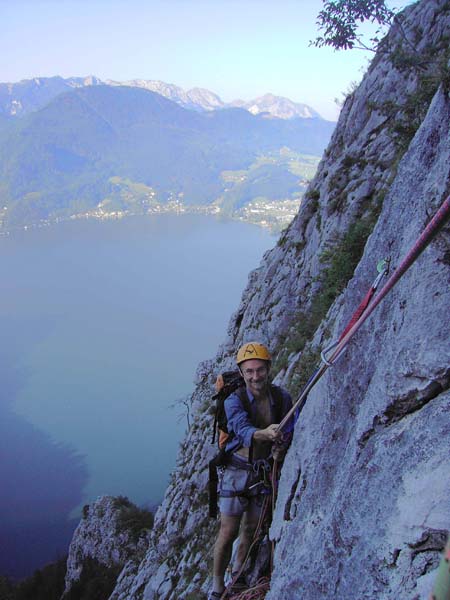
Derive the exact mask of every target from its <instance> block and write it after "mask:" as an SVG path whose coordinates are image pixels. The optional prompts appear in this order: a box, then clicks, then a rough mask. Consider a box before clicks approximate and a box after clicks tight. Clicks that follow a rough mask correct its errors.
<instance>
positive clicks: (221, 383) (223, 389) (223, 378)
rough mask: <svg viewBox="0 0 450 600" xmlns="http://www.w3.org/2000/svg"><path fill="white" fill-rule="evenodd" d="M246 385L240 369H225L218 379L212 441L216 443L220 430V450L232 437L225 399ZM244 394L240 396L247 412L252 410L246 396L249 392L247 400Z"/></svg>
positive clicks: (214, 398)
mask: <svg viewBox="0 0 450 600" xmlns="http://www.w3.org/2000/svg"><path fill="white" fill-rule="evenodd" d="M244 386H245V383H244V378H243V377H242V375H241V373H240V372H239V371H225V372H224V373H220V375H219V376H218V377H217V379H216V383H215V388H216V394H215V395H214V396H213V397H212V400H213V401H215V403H216V411H215V414H214V425H213V435H212V440H211V443H212V444H214V442H215V440H216V434H217V432H218V433H219V436H218V439H217V443H218V446H219V450H223V449H224V448H225V445H226V443H227V441H228V438H229V437H230V434H229V432H228V424H227V415H226V413H225V400H226V399H227V398H228V396H230V395H231V394H232V393H233V392H235V391H236V390H238V389H239V388H243V387H244ZM243 396H244V395H240V396H239V397H240V398H241V400H243V402H244V408H245V410H246V411H247V412H250V406H249V401H248V398H246V396H247V394H245V400H244V398H243Z"/></svg>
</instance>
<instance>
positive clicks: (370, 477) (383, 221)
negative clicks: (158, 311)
mask: <svg viewBox="0 0 450 600" xmlns="http://www.w3.org/2000/svg"><path fill="white" fill-rule="evenodd" d="M400 23H401V24H400ZM449 34H450V4H449V3H448V2H447V1H445V0H422V1H421V2H419V3H417V4H416V5H413V6H411V7H409V8H408V9H406V10H405V11H404V13H403V15H402V17H401V19H400V22H398V23H397V24H396V25H394V26H393V28H392V29H391V31H390V33H389V35H388V36H387V39H386V40H385V41H384V43H383V44H382V47H381V49H380V51H379V52H378V53H377V55H376V56H375V58H374V60H373V61H372V63H371V65H370V67H369V69H368V72H367V74H366V76H365V77H364V79H363V81H362V83H361V85H360V86H359V88H358V89H357V90H356V91H355V92H354V93H353V94H351V95H350V96H349V97H348V98H347V100H346V102H345V105H344V107H343V110H342V113H341V117H340V119H339V123H338V126H337V128H336V130H335V133H334V135H333V138H332V141H331V143H330V145H329V147H328V149H327V151H326V152H325V155H324V157H323V159H322V162H321V164H320V166H319V169H318V173H317V176H316V177H315V179H314V181H313V182H312V183H311V185H310V188H309V191H308V193H307V194H306V198H305V201H304V202H303V203H302V206H301V208H300V211H299V213H298V215H297V217H296V218H295V220H294V221H293V223H292V224H291V226H290V227H289V229H288V230H287V231H286V232H285V233H284V234H283V235H282V236H281V238H280V240H279V241H278V243H277V245H276V247H275V248H273V249H272V250H271V251H269V252H268V253H267V254H266V255H265V256H264V259H263V261H262V263H261V265H260V267H259V268H258V269H256V270H255V271H254V272H252V273H251V274H250V276H249V282H248V286H247V288H246V290H245V291H244V293H243V296H242V300H241V303H240V305H239V307H238V309H237V311H236V312H235V314H234V315H233V316H232V318H231V320H230V324H229V328H228V332H227V337H226V339H225V341H224V343H223V344H222V346H221V347H220V348H219V351H218V353H217V355H216V357H215V358H214V359H212V360H209V361H205V362H204V363H202V364H201V365H200V366H199V368H198V371H197V375H196V389H195V392H194V394H193V396H192V410H193V414H194V422H193V425H192V426H191V428H190V430H189V431H188V433H187V435H186V438H185V440H184V442H183V443H182V445H181V447H180V452H179V455H178V460H177V467H176V469H175V471H174V473H173V474H172V481H171V484H170V485H169V487H168V489H167V492H166V495H165V498H164V501H163V503H162V505H161V507H160V508H159V509H158V512H157V514H156V517H155V523H154V527H153V529H152V532H151V535H150V541H149V547H148V550H147V552H146V555H145V557H144V558H143V560H142V562H141V563H140V564H139V565H137V563H136V562H134V563H129V564H127V565H125V566H124V568H123V570H122V572H121V574H120V576H119V578H118V581H117V585H116V588H115V590H114V592H113V593H112V595H111V597H110V598H111V600H141V599H145V600H156V599H161V600H189V599H191V600H193V599H196V600H201V599H202V598H204V597H205V593H206V591H207V590H208V586H209V582H210V580H209V577H210V571H211V558H212V547H213V544H214V538H215V533H216V527H217V525H216V523H213V522H211V521H210V520H208V516H207V493H206V491H207V477H208V472H207V463H208V461H209V460H210V458H211V457H212V456H213V454H214V452H215V449H214V448H213V447H212V446H211V444H210V428H211V421H212V417H211V400H210V397H211V395H212V383H213V381H214V379H215V376H216V374H217V373H218V372H220V371H222V370H225V369H228V368H231V367H233V356H234V353H235V350H236V348H237V347H238V346H239V345H240V344H241V343H242V342H243V341H248V340H250V339H253V338H256V339H258V340H261V341H263V342H266V343H268V344H269V346H270V347H271V348H272V349H273V352H274V355H275V360H274V365H273V374H274V375H275V376H276V383H278V384H281V385H284V386H286V387H287V388H288V389H290V391H291V392H292V393H293V395H297V394H298V392H299V390H300V388H301V386H302V384H303V383H304V382H305V380H306V377H307V375H309V374H310V373H311V371H312V369H313V367H314V364H315V363H316V360H317V358H318V356H319V350H320V349H321V348H323V347H325V346H326V345H327V344H329V343H330V342H331V341H333V340H335V339H336V338H337V337H338V335H339V333H340V332H341V331H342V328H343V326H344V324H345V323H346V322H347V320H348V319H349V317H350V315H351V314H352V312H353V310H354V309H355V307H356V306H357V304H358V303H359V301H360V300H361V298H362V297H363V295H364V294H365V292H366V290H367V289H368V288H369V286H370V283H371V282H372V280H373V278H374V277H375V275H376V264H377V262H378V260H379V259H381V258H383V257H385V256H390V258H391V264H392V266H393V267H395V266H396V265H398V264H399V262H400V261H401V259H402V257H403V256H404V255H405V254H406V252H407V251H408V250H409V248H410V247H411V246H412V245H413V243H414V242H415V240H416V239H417V237H418V236H419V234H420V232H421V231H422V230H423V228H424V226H425V225H426V223H427V222H428V220H429V218H430V216H431V215H432V213H434V212H435V210H436V209H437V208H438V207H439V206H440V205H441V203H442V201H443V199H444V198H445V197H446V196H447V195H448V194H449V192H450V161H449V156H450V97H449V81H450V77H449V71H448V61H449V58H450V56H449V50H448V39H449ZM449 245H450V236H449V227H448V224H447V226H446V227H445V228H444V229H443V230H442V231H441V232H440V233H439V234H438V235H437V236H436V237H435V239H434V240H433V241H432V243H431V244H430V246H429V247H428V248H427V250H426V251H425V252H424V253H423V255H422V256H421V257H420V258H419V259H418V261H417V262H416V263H415V264H414V265H413V266H412V267H411V269H410V270H409V271H408V272H407V273H406V275H405V276H404V277H403V278H402V279H401V280H400V282H399V284H398V285H397V286H396V287H395V288H394V290H393V291H392V292H391V293H390V294H389V296H387V297H386V298H385V299H384V301H383V302H382V304H380V306H379V307H378V309H377V310H376V311H375V312H374V313H373V315H372V316H371V317H370V319H369V320H368V321H367V322H366V323H365V324H364V326H363V327H362V328H361V330H360V331H359V332H358V334H357V335H356V336H355V338H354V339H353V341H352V342H351V344H350V346H349V348H348V349H347V351H346V353H345V355H344V356H343V357H342V358H341V359H340V360H339V361H338V362H337V364H336V365H335V366H334V367H332V368H330V369H329V370H328V371H327V374H326V375H325V377H324V378H323V379H322V380H321V381H320V383H319V384H318V385H317V386H316V387H315V388H314V390H313V391H312V392H311V393H310V395H309V397H308V400H307V402H306V404H305V406H304V408H303V411H302V413H301V416H300V419H299V422H298V423H297V426H296V431H295V435H294V439H293V443H292V446H291V448H290V450H289V453H288V455H287V458H286V461H285V465H284V468H283V472H282V477H281V482H280V490H279V497H278V501H277V508H276V513H275V516H274V521H273V525H272V528H271V535H272V537H273V538H274V539H276V541H277V546H276V553H275V568H274V572H273V576H272V583H271V591H270V592H269V593H268V595H267V599H268V600H275V599H277V600H283V599H285V600H288V599H289V600H290V599H294V598H302V599H303V600H316V599H317V600H318V599H330V600H331V599H332V598H333V599H336V598H338V599H342V600H344V599H345V600H346V599H347V598H356V599H358V600H359V599H361V600H362V599H363V598H364V599H374V600H375V598H376V599H377V600H394V599H396V600H397V599H398V598H405V599H413V598H414V599H416V598H424V597H426V594H427V593H428V592H429V590H430V587H431V585H432V581H433V578H434V573H435V569H436V567H437V565H438V562H439V556H440V551H441V550H442V548H443V546H444V543H445V539H446V536H447V535H448V531H449V529H450V514H449V511H448V498H449V496H450V480H449V477H448V473H449V459H448V457H449V456H450V436H449V433H450V422H449V419H448V415H449V409H450V393H449V391H448V388H449V378H450V370H449V367H448V365H449V354H450V348H449V344H448V306H449V298H450V293H449V286H448V283H449V274H450V269H449ZM75 542H76V540H74V543H75Z"/></svg>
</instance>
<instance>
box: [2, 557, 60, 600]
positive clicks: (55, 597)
mask: <svg viewBox="0 0 450 600" xmlns="http://www.w3.org/2000/svg"><path fill="white" fill-rule="evenodd" d="M66 562H67V557H64V558H61V559H60V560H58V561H57V562H55V563H53V564H51V565H47V566H45V567H43V568H42V569H38V570H37V571H36V572H35V573H34V574H33V575H32V576H31V577H28V578H27V579H24V580H23V581H21V582H19V583H17V584H16V585H14V584H13V583H11V582H10V581H9V580H8V579H7V578H5V577H0V598H1V600H60V598H61V596H62V594H63V592H64V578H65V575H66Z"/></svg>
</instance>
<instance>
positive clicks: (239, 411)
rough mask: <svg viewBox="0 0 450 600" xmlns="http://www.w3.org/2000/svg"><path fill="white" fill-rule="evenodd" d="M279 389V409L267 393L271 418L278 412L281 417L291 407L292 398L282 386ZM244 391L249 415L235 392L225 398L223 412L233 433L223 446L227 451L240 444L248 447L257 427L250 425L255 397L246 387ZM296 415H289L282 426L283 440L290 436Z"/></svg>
mask: <svg viewBox="0 0 450 600" xmlns="http://www.w3.org/2000/svg"><path fill="white" fill-rule="evenodd" d="M280 389H281V396H282V406H281V411H280V410H279V409H276V408H275V399H274V398H273V395H272V394H269V399H270V407H271V412H272V416H273V418H275V417H274V415H276V414H278V415H280V417H281V419H282V418H283V417H284V416H285V415H286V414H287V413H288V412H289V411H290V410H291V408H292V398H291V396H290V394H289V393H288V392H287V391H286V390H284V389H282V388H280ZM246 392H247V396H248V399H249V400H250V407H251V409H252V414H251V415H249V414H248V413H247V411H246V410H245V408H244V406H243V404H242V402H241V400H240V398H239V396H238V395H237V394H236V393H234V394H231V395H230V396H228V398H227V399H226V400H225V413H226V415H227V423H228V431H229V432H231V431H232V432H233V433H234V436H233V438H232V439H231V440H230V441H229V442H228V443H227V445H226V446H225V450H226V451H227V452H234V451H235V450H238V449H239V448H242V446H244V447H246V448H250V446H251V443H252V438H253V434H254V433H255V431H257V429H258V428H257V427H255V426H254V425H252V419H254V417H255V414H254V410H255V397H254V396H253V394H252V393H251V392H250V391H249V390H248V389H247V390H246ZM296 417H297V414H295V415H294V416H293V417H291V418H290V419H289V421H288V422H287V423H286V425H285V426H284V427H283V441H288V440H289V439H290V437H292V431H293V430H294V425H295V422H296ZM275 422H276V421H275V420H274V421H273V423H275Z"/></svg>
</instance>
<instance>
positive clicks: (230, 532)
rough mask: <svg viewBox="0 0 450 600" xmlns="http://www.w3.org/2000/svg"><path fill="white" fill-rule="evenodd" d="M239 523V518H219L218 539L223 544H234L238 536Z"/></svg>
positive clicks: (224, 516) (223, 516)
mask: <svg viewBox="0 0 450 600" xmlns="http://www.w3.org/2000/svg"><path fill="white" fill-rule="evenodd" d="M240 521H241V518H240V517H230V516H227V515H222V516H221V519H220V530H219V537H220V539H221V540H222V541H223V542H234V540H235V539H236V538H237V537H238V535H239V525H240Z"/></svg>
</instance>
